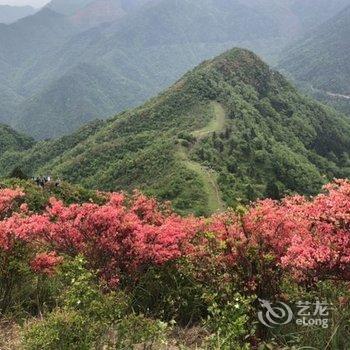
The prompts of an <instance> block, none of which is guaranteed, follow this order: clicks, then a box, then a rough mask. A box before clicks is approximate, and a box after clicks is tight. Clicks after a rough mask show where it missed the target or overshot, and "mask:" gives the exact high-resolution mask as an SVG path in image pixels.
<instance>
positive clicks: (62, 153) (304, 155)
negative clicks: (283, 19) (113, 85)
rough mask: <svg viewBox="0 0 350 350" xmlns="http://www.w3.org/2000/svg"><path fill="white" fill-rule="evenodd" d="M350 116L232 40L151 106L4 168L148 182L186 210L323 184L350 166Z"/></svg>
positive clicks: (88, 182) (131, 185)
mask: <svg viewBox="0 0 350 350" xmlns="http://www.w3.org/2000/svg"><path fill="white" fill-rule="evenodd" d="M349 150H350V121H349V119H348V118H346V117H345V116H344V115H342V114H340V113H337V112H335V111H334V110H332V109H330V108H328V107H325V106H323V105H321V104H319V103H317V102H315V101H313V100H312V99H309V98H307V97H304V96H301V95H300V94H299V93H298V92H297V91H296V89H295V88H293V87H292V86H291V85H290V84H289V83H288V82H287V81H286V80H285V79H284V78H283V77H282V76H281V75H280V74H279V73H277V72H275V71H272V70H270V68H269V67H268V66H267V65H266V64H265V63H263V62H262V61H261V60H260V59H259V58H258V57H257V56H256V55H254V54H253V53H251V52H249V51H246V50H242V49H234V50H231V51H229V52H227V53H225V54H223V55H221V56H219V57H217V58H216V59H214V60H212V61H206V62H204V63H203V64H201V65H200V66H198V67H197V68H196V69H194V70H193V71H191V72H189V73H187V74H186V75H185V76H184V77H183V78H182V79H181V80H179V81H178V82H177V83H176V84H175V85H173V86H172V87H171V88H170V89H168V90H166V91H165V92H164V93H162V94H161V95H159V96H158V97H156V98H153V99H152V100H150V101H149V102H147V103H146V104H145V105H143V106H142V107H139V108H137V109H134V110H130V111H127V112H124V113H121V114H119V115H117V116H116V117H115V118H113V119H111V120H108V121H107V122H97V123H95V124H93V125H90V126H87V127H85V128H84V129H83V130H81V131H78V132H77V133H76V134H74V135H72V136H69V137H65V138H63V139H60V140H57V141H49V142H41V143H38V144H37V145H36V146H34V147H33V148H32V149H31V150H29V151H26V152H17V153H14V152H7V153H6V154H5V155H3V157H2V158H1V161H0V168H1V172H2V175H6V174H7V173H10V172H11V170H12V168H13V167H14V166H15V165H19V166H20V167H21V168H22V170H23V171H24V172H25V173H27V174H36V173H39V172H40V173H42V174H43V173H52V174H53V175H56V176H60V177H62V178H64V179H67V180H70V181H73V182H76V183H81V184H83V185H85V186H88V187H93V188H100V189H107V190H110V189H113V190H133V189H135V188H139V189H141V190H143V191H145V192H147V193H150V194H154V195H156V196H157V197H158V198H161V199H167V200H172V201H173V204H174V206H175V208H176V209H177V210H178V211H180V212H187V211H195V212H196V213H197V214H198V213H202V214H203V213H204V214H205V213H208V212H210V211H215V210H220V208H222V207H224V206H226V205H230V206H235V205H237V204H239V203H241V202H242V203H246V202H248V201H250V200H253V199H256V198H258V197H264V196H269V197H273V198H279V197H280V196H282V195H283V194H285V193H289V192H299V193H305V194H310V195H311V194H314V193H316V192H318V191H319V189H320V187H321V185H322V184H323V183H324V182H325V181H327V179H331V178H333V177H345V176H348V175H349V172H350V163H349Z"/></svg>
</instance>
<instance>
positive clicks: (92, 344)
mask: <svg viewBox="0 0 350 350" xmlns="http://www.w3.org/2000/svg"><path fill="white" fill-rule="evenodd" d="M349 209H350V182H349V181H347V180H336V181H333V182H332V183H329V184H327V185H326V186H324V188H323V191H322V194H320V195H317V196H315V197H312V198H306V197H302V196H295V197H287V198H285V199H284V200H283V201H273V200H271V199H266V200H264V201H259V202H256V203H252V204H251V205H249V206H247V207H246V208H244V210H239V211H233V210H228V211H226V212H224V213H220V214H215V215H212V216H210V217H208V218H203V217H198V218H195V217H193V216H179V215H177V214H176V213H174V212H173V211H172V209H171V207H170V206H169V204H165V203H159V202H157V201H156V200H154V198H149V197H146V196H144V195H142V194H140V193H135V194H133V195H132V196H127V195H125V194H123V193H118V192H114V193H107V192H95V193H94V192H93V191H87V190H84V189H83V188H80V187H76V186H72V185H69V184H67V183H65V182H64V183H61V184H60V186H58V187H57V186H55V184H54V183H52V182H48V183H46V185H44V186H42V187H39V186H37V185H35V184H34V182H32V181H17V180H4V181H1V182H0V266H1V269H0V282H1V283H0V315H1V316H0V347H1V349H4V350H7V349H9V350H15V349H25V350H42V349H45V350H68V349H76V350H82V349H106V350H126V349H141V348H142V349H145V350H152V349H157V350H167V349H173V350H180V349H187V350H219V349H220V350H236V349H237V350H238V349H241V350H258V349H259V350H271V349H273V350H277V349H296V348H300V349H302V348H315V349H329V350H340V349H344V350H345V349H347V348H348V344H349V319H350V302H349V300H350V291H349V281H350V266H349V260H350V240H349V232H348V227H349V225H350V222H349ZM275 300H277V301H276V302H273V301H275ZM280 300H281V301H283V302H279V301H280ZM274 305H282V306H283V308H282V307H278V308H277V306H276V308H275V307H274ZM301 305H302V307H304V305H305V307H308V308H309V309H308V310H310V312H312V313H313V315H314V317H317V319H315V318H313V317H310V318H306V317H302V316H301V315H300V311H299V313H297V311H298V310H300V309H301ZM270 307H272V308H273V310H277V311H278V313H276V316H274V318H273V319H271V318H270V317H269V316H266V315H265V313H266V311H265V310H264V309H265V308H270ZM285 309H286V310H287V311H288V316H290V317H288V319H287V320H286V318H283V315H284V314H283V313H282V312H283V311H284V310H285ZM294 309H295V310H296V311H294ZM267 315H268V314H267ZM293 315H294V316H295V317H291V316H293ZM262 317H263V318H262ZM294 318H295V319H294ZM297 320H302V321H303V323H302V326H301V325H300V321H297ZM315 321H317V323H316V322H315ZM275 324H278V325H279V326H278V327H270V326H272V325H275Z"/></svg>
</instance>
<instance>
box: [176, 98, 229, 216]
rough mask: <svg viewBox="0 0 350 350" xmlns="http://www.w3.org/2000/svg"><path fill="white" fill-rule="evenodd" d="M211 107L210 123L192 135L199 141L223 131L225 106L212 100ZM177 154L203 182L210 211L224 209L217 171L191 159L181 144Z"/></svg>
mask: <svg viewBox="0 0 350 350" xmlns="http://www.w3.org/2000/svg"><path fill="white" fill-rule="evenodd" d="M210 109H211V113H212V115H213V118H212V119H211V120H210V123H209V124H208V125H207V126H205V127H204V128H202V129H199V130H195V131H193V132H192V136H194V137H195V138H196V139H197V142H198V141H199V140H201V139H203V138H205V137H207V136H209V135H210V134H212V133H214V132H220V131H222V130H223V128H224V126H225V115H226V113H225V110H224V108H223V107H222V106H221V105H220V104H219V103H217V102H211V104H210ZM177 155H178V157H179V159H180V160H181V162H182V163H183V164H184V165H185V166H186V168H187V169H189V170H190V171H192V172H194V173H195V174H196V175H197V176H198V177H199V179H200V180H201V182H202V183H203V186H204V187H203V191H204V192H205V193H206V194H207V196H208V211H209V212H210V213H215V212H221V211H223V210H224V209H225V204H224V202H223V200H222V195H221V192H220V188H219V186H218V184H217V174H216V173H215V171H214V170H212V169H210V168H208V167H205V166H203V165H201V164H200V163H198V162H195V161H193V160H191V159H190V158H189V150H188V149H187V148H185V147H183V146H179V149H178V153H177Z"/></svg>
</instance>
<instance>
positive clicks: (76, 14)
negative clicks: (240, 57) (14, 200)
mask: <svg viewBox="0 0 350 350" xmlns="http://www.w3.org/2000/svg"><path fill="white" fill-rule="evenodd" d="M346 1H348V0H333V1H332V3H331V4H330V3H329V2H325V1H324V0H318V1H317V2H315V1H306V2H305V1H302V2H301V1H299V0H285V1H283V2H278V1H274V0H266V1H256V0H250V1H242V0H235V1H227V0H204V1H197V0H177V1H173V0H134V1H130V0H129V1H125V0H94V1H92V0H91V1H90V0H79V1H67V0H54V1H52V2H51V3H50V4H48V5H47V6H46V7H45V8H44V9H42V10H41V11H39V12H38V13H36V14H35V15H34V16H30V17H27V18H24V19H22V20H20V21H19V22H17V23H14V24H11V25H9V26H5V25H0V48H1V50H0V77H1V80H0V92H1V95H0V96H1V97H0V122H5V123H7V124H10V125H11V126H12V127H14V128H15V129H16V130H20V131H22V132H25V133H27V134H29V135H32V136H33V137H35V138H36V139H46V138H53V137H58V136H61V135H63V134H69V133H71V132H73V131H75V130H76V129H77V128H79V127H80V126H81V125H83V124H85V123H86V122H88V121H91V120H93V119H96V118H106V117H109V116H111V115H114V114H115V113H117V112H120V111H123V110H125V109H127V108H130V107H134V106H137V105H139V104H141V103H143V102H144V101H146V100H147V99H148V98H150V97H152V96H154V95H155V94H156V93H159V92H160V91H161V90H162V89H164V88H166V87H168V86H169V85H170V84H173V83H174V81H176V80H177V79H179V78H180V77H181V75H182V74H184V73H185V72H186V71H187V70H189V69H192V68H193V67H195V66H196V65H197V64H199V63H200V62H201V61H203V60H204V59H207V58H210V57H214V56H215V55H217V54H219V53H221V52H223V51H224V50H227V49H229V48H231V47H233V46H241V47H246V48H250V49H253V50H254V51H256V52H258V53H260V54H262V55H263V56H265V57H268V58H269V59H271V60H273V59H274V58H276V57H277V56H278V54H279V52H280V49H282V48H283V47H285V46H286V45H287V44H288V43H290V42H291V41H292V40H295V39H296V38H299V37H300V36H301V35H303V34H304V33H305V32H306V31H307V30H309V29H310V28H311V27H313V26H315V25H317V24H319V23H321V22H323V21H324V20H326V19H328V18H329V17H331V16H332V15H333V14H334V13H336V12H337V11H338V10H340V9H342V8H343V7H344V6H345V4H344V3H345V2H346ZM301 9H302V10H301ZM316 10H317V11H316ZM316 14H318V15H316ZM321 14H322V15H321Z"/></svg>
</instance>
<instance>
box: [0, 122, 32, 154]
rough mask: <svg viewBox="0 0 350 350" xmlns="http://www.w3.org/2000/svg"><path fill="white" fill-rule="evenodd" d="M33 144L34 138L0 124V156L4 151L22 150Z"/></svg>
mask: <svg viewBox="0 0 350 350" xmlns="http://www.w3.org/2000/svg"><path fill="white" fill-rule="evenodd" d="M33 145H34V140H33V139H31V138H30V137H27V136H25V135H22V134H19V133H17V132H16V131H14V130H13V129H11V128H10V127H9V126H7V125H4V124H0V156H2V155H3V154H4V153H5V152H12V151H24V150H27V149H29V148H31V147H32V146H33Z"/></svg>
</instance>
